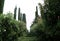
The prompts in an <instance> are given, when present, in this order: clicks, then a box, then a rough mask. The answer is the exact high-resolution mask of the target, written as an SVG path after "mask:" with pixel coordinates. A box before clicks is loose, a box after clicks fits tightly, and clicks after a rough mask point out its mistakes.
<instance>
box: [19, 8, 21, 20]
mask: <svg viewBox="0 0 60 41" xmlns="http://www.w3.org/2000/svg"><path fill="white" fill-rule="evenodd" d="M18 20H21V13H20V8H19V9H18Z"/></svg>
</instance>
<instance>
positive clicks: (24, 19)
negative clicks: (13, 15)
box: [23, 14, 26, 23]
mask: <svg viewBox="0 0 60 41" xmlns="http://www.w3.org/2000/svg"><path fill="white" fill-rule="evenodd" d="M23 22H25V23H26V15H25V14H23Z"/></svg>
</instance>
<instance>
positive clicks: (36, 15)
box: [35, 6, 38, 18]
mask: <svg viewBox="0 0 60 41" xmlns="http://www.w3.org/2000/svg"><path fill="white" fill-rule="evenodd" d="M37 17H38V7H37V6H36V11H35V18H37Z"/></svg>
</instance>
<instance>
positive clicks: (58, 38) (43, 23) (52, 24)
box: [0, 0, 60, 41]
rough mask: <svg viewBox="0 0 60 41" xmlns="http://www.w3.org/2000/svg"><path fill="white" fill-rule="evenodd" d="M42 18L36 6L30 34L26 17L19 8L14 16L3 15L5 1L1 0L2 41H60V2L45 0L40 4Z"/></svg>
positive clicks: (0, 29)
mask: <svg viewBox="0 0 60 41" xmlns="http://www.w3.org/2000/svg"><path fill="white" fill-rule="evenodd" d="M38 5H39V7H40V12H41V16H39V15H38V8H37V6H36V11H35V19H34V21H33V24H32V25H31V27H30V28H31V29H30V32H28V30H27V29H26V15H25V14H22V13H21V12H20V8H19V9H18V21H17V20H16V11H17V7H15V9H14V14H12V13H10V12H9V13H7V14H3V7H4V0H0V41H60V0H44V5H41V3H38Z"/></svg>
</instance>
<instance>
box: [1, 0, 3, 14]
mask: <svg viewBox="0 0 60 41" xmlns="http://www.w3.org/2000/svg"><path fill="white" fill-rule="evenodd" d="M3 6H4V0H0V14H1V13H3Z"/></svg>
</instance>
